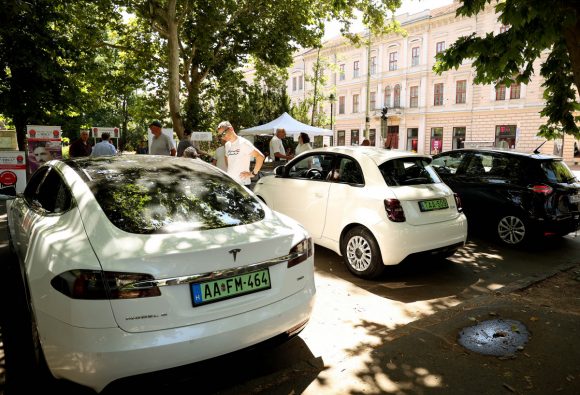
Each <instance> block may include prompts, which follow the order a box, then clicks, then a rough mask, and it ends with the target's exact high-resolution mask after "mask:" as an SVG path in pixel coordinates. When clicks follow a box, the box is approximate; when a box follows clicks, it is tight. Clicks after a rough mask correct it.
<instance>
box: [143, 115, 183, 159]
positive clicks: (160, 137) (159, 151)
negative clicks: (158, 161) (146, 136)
mask: <svg viewBox="0 0 580 395" xmlns="http://www.w3.org/2000/svg"><path fill="white" fill-rule="evenodd" d="M149 129H150V130H151V133H152V134H153V140H152V141H151V150H150V151H149V154H150V155H169V156H175V154H176V152H177V151H176V150H175V146H174V145H173V141H171V138H170V137H169V136H167V135H165V134H163V132H162V130H161V122H159V121H153V122H151V123H150V124H149Z"/></svg>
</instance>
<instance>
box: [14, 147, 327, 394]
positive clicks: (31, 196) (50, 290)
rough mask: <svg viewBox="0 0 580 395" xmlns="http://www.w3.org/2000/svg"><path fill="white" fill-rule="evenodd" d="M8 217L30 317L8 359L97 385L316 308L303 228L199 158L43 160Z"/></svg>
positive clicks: (247, 341)
mask: <svg viewBox="0 0 580 395" xmlns="http://www.w3.org/2000/svg"><path fill="white" fill-rule="evenodd" d="M4 198H6V196H4ZM7 213H8V224H9V228H10V235H11V242H12V245H13V247H14V249H15V251H16V254H17V257H18V261H19V264H20V270H14V271H13V272H14V273H18V274H20V273H22V277H21V278H18V280H19V281H21V283H22V284H23V288H22V290H21V293H20V294H19V295H18V298H17V300H15V301H14V303H15V305H16V306H17V305H19V300H23V301H24V303H23V304H22V305H23V306H24V308H22V309H21V310H22V313H23V314H24V313H26V314H25V315H24V317H25V319H24V320H22V322H21V324H20V329H21V330H20V331H18V330H16V331H15V330H14V329H13V328H12V329H11V331H10V333H11V334H14V333H16V335H15V337H11V336H8V339H10V340H13V341H19V343H18V348H17V349H16V351H17V353H16V355H12V356H11V357H10V359H11V360H13V361H16V365H18V363H20V366H21V367H22V368H24V367H26V366H36V368H37V369H41V368H42V367H45V368H48V371H49V372H50V373H51V374H52V376H54V377H56V378H62V379H67V380H69V381H73V382H76V383H79V384H82V385H84V386H87V387H90V388H93V389H94V390H95V391H97V392H100V391H102V390H103V389H104V388H105V387H106V386H107V385H108V384H110V383H111V382H113V381H114V380H116V379H120V378H124V377H128V376H132V375H137V374H141V373H147V372H152V371H157V370H161V369H166V368H171V367H176V366H180V365H185V364H189V363H193V362H197V361H201V360H205V359H209V358H212V357H215V356H219V355H222V354H226V353H230V352H233V351H236V350H240V349H243V348H246V347H249V346H253V345H256V344H258V343H261V342H264V341H266V340H272V339H274V338H276V339H286V338H290V337H292V336H293V335H296V334H297V333H299V332H300V331H301V330H302V329H303V328H304V326H305V325H306V323H307V321H308V320H309V317H310V314H311V311H312V308H313V303H314V299H315V292H316V291H315V285H314V263H313V261H314V256H313V244H312V240H311V239H310V237H309V235H308V233H307V231H306V230H305V229H304V228H303V227H302V226H301V225H300V224H298V223H297V222H296V221H294V220H293V219H290V218H288V217H287V216H285V215H283V214H279V213H276V212H273V211H272V210H270V209H269V208H268V207H267V206H266V205H264V204H263V203H262V202H260V201H258V200H257V199H256V197H255V196H254V195H252V194H251V193H250V192H249V191H248V190H247V189H246V188H245V187H243V186H241V185H239V184H238V183H236V182H235V181H234V180H232V179H231V178H229V177H228V176H227V175H225V174H224V173H223V172H221V171H220V170H219V169H217V168H216V167H214V166H212V165H210V164H207V163H205V162H202V161H200V160H192V159H185V158H172V157H166V156H151V155H127V156H117V157H101V158H85V159H75V160H65V161H57V160H55V161H51V162H49V163H47V164H46V165H44V166H43V167H41V168H39V169H38V170H37V171H36V172H35V173H34V174H33V176H32V177H31V179H30V181H29V182H28V184H27V186H26V190H25V191H24V193H23V194H22V195H20V196H18V197H16V198H15V199H13V200H9V201H8V211H7ZM15 266H16V267H18V265H17V263H15ZM5 281H6V280H5ZM14 325H16V324H14ZM3 329H4V328H3ZM28 351H30V352H28ZM45 371H46V370H45ZM27 377H29V378H30V376H29V375H28V374H27Z"/></svg>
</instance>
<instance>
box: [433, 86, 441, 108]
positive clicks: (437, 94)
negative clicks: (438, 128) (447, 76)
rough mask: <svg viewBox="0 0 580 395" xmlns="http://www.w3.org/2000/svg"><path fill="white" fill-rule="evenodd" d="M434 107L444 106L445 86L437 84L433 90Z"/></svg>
mask: <svg viewBox="0 0 580 395" xmlns="http://www.w3.org/2000/svg"><path fill="white" fill-rule="evenodd" d="M433 105H434V106H442V105H443V84H442V83H439V84H435V87H434V89H433Z"/></svg>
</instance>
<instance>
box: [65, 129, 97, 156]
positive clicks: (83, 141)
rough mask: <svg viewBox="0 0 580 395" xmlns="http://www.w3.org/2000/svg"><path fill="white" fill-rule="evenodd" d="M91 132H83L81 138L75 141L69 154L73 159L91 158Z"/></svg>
mask: <svg viewBox="0 0 580 395" xmlns="http://www.w3.org/2000/svg"><path fill="white" fill-rule="evenodd" d="M88 140H89V132H88V131H86V130H83V131H81V137H79V138H78V139H76V140H75V142H74V143H72V144H71V145H70V147H69V150H68V154H69V156H70V157H71V158H80V157H82V156H89V155H90V154H91V151H92V148H91V146H90V145H89V142H88Z"/></svg>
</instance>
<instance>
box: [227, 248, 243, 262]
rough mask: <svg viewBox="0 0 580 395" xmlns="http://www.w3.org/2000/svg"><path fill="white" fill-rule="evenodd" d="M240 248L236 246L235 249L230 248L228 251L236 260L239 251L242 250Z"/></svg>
mask: <svg viewBox="0 0 580 395" xmlns="http://www.w3.org/2000/svg"><path fill="white" fill-rule="evenodd" d="M240 251H242V250H240V249H239V248H234V249H233V250H229V251H228V252H229V253H230V254H232V255H233V256H234V262H235V261H236V257H237V256H238V252H240Z"/></svg>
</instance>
